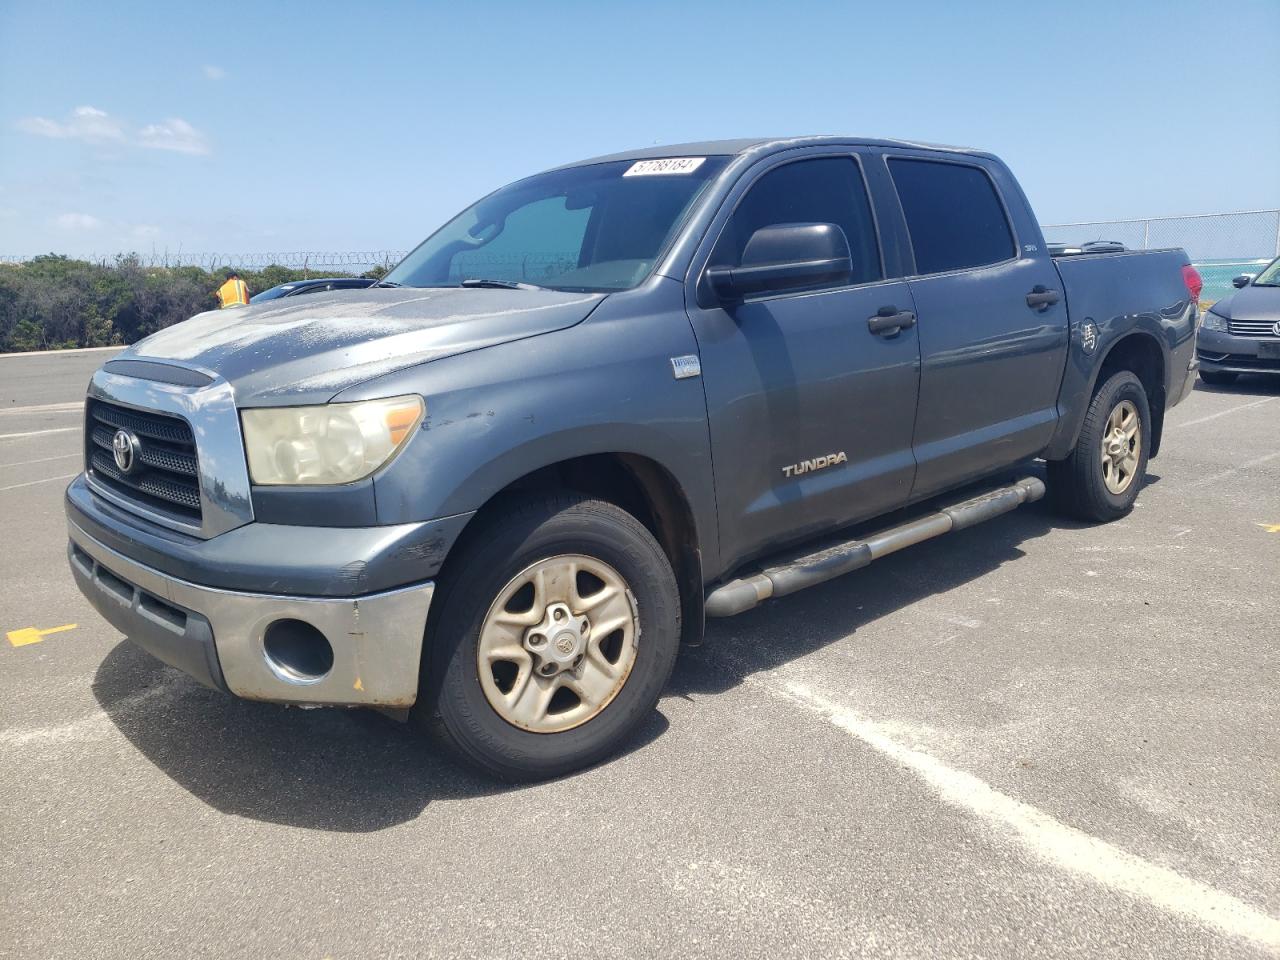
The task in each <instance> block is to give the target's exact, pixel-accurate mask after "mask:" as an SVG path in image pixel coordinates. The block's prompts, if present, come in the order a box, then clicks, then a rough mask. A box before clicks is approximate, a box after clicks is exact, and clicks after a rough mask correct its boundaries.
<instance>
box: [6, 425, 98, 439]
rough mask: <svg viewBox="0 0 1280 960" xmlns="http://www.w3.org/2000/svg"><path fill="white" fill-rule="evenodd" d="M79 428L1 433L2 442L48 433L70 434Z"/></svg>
mask: <svg viewBox="0 0 1280 960" xmlns="http://www.w3.org/2000/svg"><path fill="white" fill-rule="evenodd" d="M79 429H80V428H79V427H54V428H53V429H51V430H28V431H27V432H26V433H0V440H21V439H22V438H23V437H41V436H44V435H45V434H46V433H70V432H71V431H72V430H79Z"/></svg>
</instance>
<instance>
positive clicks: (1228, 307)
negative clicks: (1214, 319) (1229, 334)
mask: <svg viewBox="0 0 1280 960" xmlns="http://www.w3.org/2000/svg"><path fill="white" fill-rule="evenodd" d="M1212 309H1213V312H1214V313H1216V314H1217V315H1218V316H1220V317H1226V318H1227V319H1228V320H1271V321H1276V320H1280V287H1253V286H1249V287H1244V288H1243V289H1240V290H1237V291H1236V292H1235V293H1233V294H1231V295H1230V296H1227V297H1223V298H1222V299H1221V300H1219V301H1218V302H1217V303H1215V304H1214V305H1213V307H1212Z"/></svg>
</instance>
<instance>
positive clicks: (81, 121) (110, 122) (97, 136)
mask: <svg viewBox="0 0 1280 960" xmlns="http://www.w3.org/2000/svg"><path fill="white" fill-rule="evenodd" d="M18 129H19V130H23V131H25V132H27V133H31V134H35V135H36V136H38V137H52V138H53V139H55V140H83V141H85V142H86V143H108V142H111V141H119V140H123V139H124V126H123V125H122V124H121V123H120V121H119V120H116V119H115V118H114V117H112V116H111V115H110V114H108V113H107V112H106V111H105V110H99V109H98V108H97V107H76V108H75V109H74V110H72V111H71V115H70V116H69V117H68V118H67V120H66V122H65V123H59V122H58V121H57V120H50V119H49V118H48V117H23V118H22V119H21V120H19V121H18Z"/></svg>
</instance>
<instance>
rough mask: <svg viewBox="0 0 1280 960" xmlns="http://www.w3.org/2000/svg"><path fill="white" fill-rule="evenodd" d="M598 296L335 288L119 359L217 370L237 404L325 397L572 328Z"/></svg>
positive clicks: (202, 327) (171, 330) (184, 328)
mask: <svg viewBox="0 0 1280 960" xmlns="http://www.w3.org/2000/svg"><path fill="white" fill-rule="evenodd" d="M603 299H604V295H603V294H595V293H561V292H559V291H555V290H499V289H491V288H479V289H474V288H466V289H464V288H458V287H449V288H437V289H423V288H414V287H395V288H386V287H379V288H369V289H367V290H342V291H335V292H333V293H328V294H311V295H307V296H301V297H298V298H297V299H285V300H283V301H280V300H277V301H268V302H267V303H263V304H253V305H250V306H248V307H233V308H228V309H225V310H213V311H210V312H208V313H201V314H197V315H196V316H194V317H192V318H191V319H190V320H187V321H185V322H184V323H179V324H175V325H174V326H172V327H168V328H166V329H164V330H161V331H160V332H158V333H155V334H152V335H151V336H149V337H147V338H146V339H145V340H141V341H139V342H138V343H136V344H135V345H134V346H133V347H131V348H130V349H129V350H127V351H125V352H124V353H122V354H121V355H120V357H121V358H122V359H123V358H138V359H155V360H180V361H182V362H184V363H189V364H193V365H195V366H197V367H201V368H203V369H205V370H208V371H210V372H212V373H216V374H218V375H219V376H221V377H223V378H225V379H226V380H228V381H229V382H230V383H231V386H232V388H233V389H234V390H235V394H236V402H237V404H239V405H241V406H253V405H257V406H282V405H295V404H307V403H325V402H327V401H328V400H330V399H331V398H332V397H334V396H335V395H337V394H338V393H340V392H341V391H343V390H345V389H347V388H348V387H352V386H354V385H355V384H357V383H362V382H364V381H365V380H370V379H372V378H374V377H379V376H382V375H384V374H387V373H391V372H393V371H396V370H400V369H403V368H405V367H410V366H413V365H415V364H419V363H426V362H427V361H430V360H438V359H439V358H441V357H447V356H452V355H453V354H457V353H465V352H466V351H469V350H476V349H479V348H481V347H488V346H493V345H494V344H498V343H505V342H507V341H510V340H519V339H522V338H524V337H532V336H536V335H538V334H541V333H550V332H552V331H554V330H561V329H563V328H565V327H569V326H572V325H573V324H575V323H578V322H580V321H582V320H583V319H585V318H586V317H587V315H588V314H590V313H591V311H592V310H593V309H595V307H596V305H597V304H598V303H599V302H600V301H601V300H603Z"/></svg>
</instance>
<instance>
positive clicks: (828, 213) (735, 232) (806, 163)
mask: <svg viewBox="0 0 1280 960" xmlns="http://www.w3.org/2000/svg"><path fill="white" fill-rule="evenodd" d="M780 223H834V224H835V225H836V226H838V227H840V229H842V230H843V231H844V235H845V237H846V238H847V239H848V241H849V253H850V255H851V256H852V259H853V282H854V283H869V282H870V281H872V280H879V279H880V252H879V249H878V247H877V245H876V228H875V222H874V221H873V220H872V219H871V205H870V203H869V202H868V200H867V190H866V187H865V186H864V185H863V183H862V171H861V170H859V169H858V165H857V163H855V162H854V161H853V160H852V159H850V158H848V157H821V158H817V159H814V160H797V161H796V162H795V163H788V164H784V165H783V166H781V167H775V168H774V169H772V170H770V171H769V172H768V173H766V174H765V175H764V176H762V177H761V178H760V179H759V180H757V181H756V182H755V183H754V184H752V186H751V189H750V190H748V191H747V195H746V196H745V197H743V198H742V202H741V203H740V204H738V208H737V209H736V210H735V211H734V212H733V216H732V217H730V218H729V222H728V223H727V224H725V228H724V232H723V233H722V234H720V239H719V241H717V243H716V248H715V250H714V252H713V253H712V255H711V265H712V266H731V265H734V264H738V263H741V262H742V251H743V250H744V249H745V247H746V245H747V241H748V240H750V239H751V235H752V234H753V233H755V232H756V231H757V230H759V229H760V228H761V227H771V226H775V225H777V224H780Z"/></svg>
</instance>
